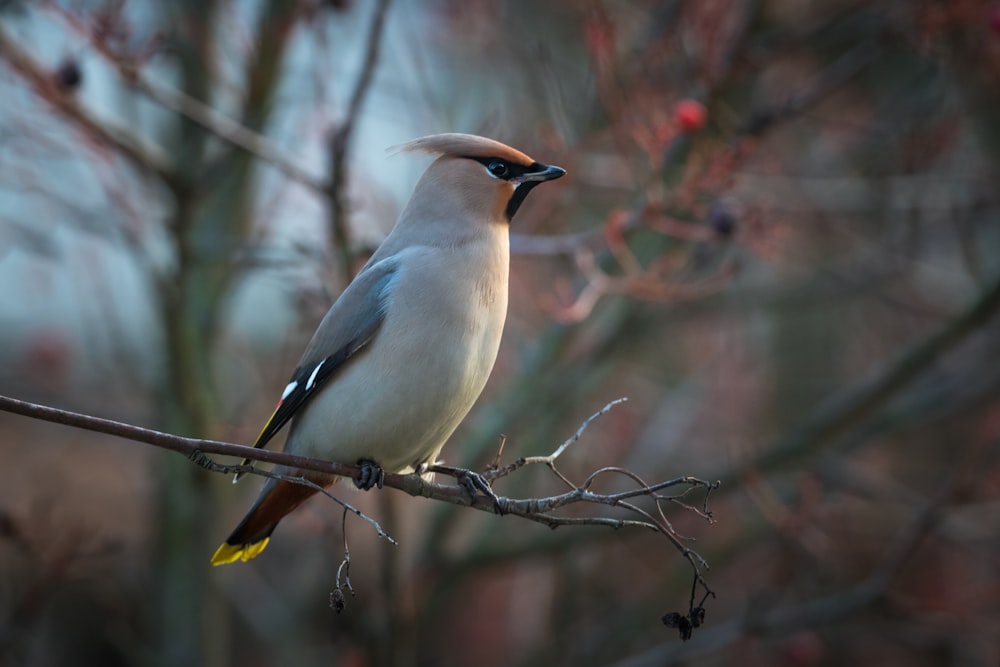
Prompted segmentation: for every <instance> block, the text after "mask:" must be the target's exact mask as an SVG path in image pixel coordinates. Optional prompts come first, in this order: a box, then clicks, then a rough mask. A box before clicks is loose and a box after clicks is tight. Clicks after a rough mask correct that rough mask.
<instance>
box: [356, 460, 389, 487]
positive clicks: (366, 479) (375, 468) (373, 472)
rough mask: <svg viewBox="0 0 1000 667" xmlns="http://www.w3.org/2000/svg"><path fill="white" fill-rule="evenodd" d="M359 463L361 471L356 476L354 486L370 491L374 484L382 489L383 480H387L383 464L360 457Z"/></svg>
mask: <svg viewBox="0 0 1000 667" xmlns="http://www.w3.org/2000/svg"><path fill="white" fill-rule="evenodd" d="M358 465H359V466H361V472H360V473H359V474H358V476H357V477H355V478H354V486H356V487H358V488H359V489H362V490H364V491H368V490H369V489H371V488H372V487H373V486H377V487H378V488H380V489H381V488H382V484H383V482H385V471H384V470H382V466H380V465H379V464H377V463H375V461H373V460H372V459H360V460H359V461H358Z"/></svg>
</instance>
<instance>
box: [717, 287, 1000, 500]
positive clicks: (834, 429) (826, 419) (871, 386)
mask: <svg viewBox="0 0 1000 667" xmlns="http://www.w3.org/2000/svg"><path fill="white" fill-rule="evenodd" d="M997 310H1000V276H998V277H997V278H996V279H995V280H994V281H993V283H992V284H991V285H990V286H989V287H988V288H987V289H985V290H983V291H982V292H981V293H980V294H979V296H978V298H977V299H976V300H975V301H974V302H973V303H972V304H971V305H970V306H969V307H968V308H966V310H964V311H962V312H960V313H959V314H958V315H956V316H955V317H954V318H953V319H952V320H950V321H949V322H948V323H947V324H946V325H945V326H943V327H942V328H941V329H939V330H938V331H937V332H935V333H933V334H931V335H929V336H927V337H926V338H925V339H924V340H922V341H920V342H919V343H917V344H916V345H913V346H912V347H910V348H909V349H908V350H906V351H905V352H904V353H903V354H901V355H900V356H899V357H898V358H897V359H896V360H895V361H894V362H891V363H889V364H887V365H886V366H885V368H884V369H882V370H881V372H880V373H878V374H877V375H873V376H872V377H870V378H869V379H868V380H867V381H865V382H862V383H861V384H859V385H858V386H857V387H854V388H853V389H851V390H850V391H847V392H845V393H844V394H842V395H840V396H838V397H836V399H835V400H831V401H830V402H828V403H826V404H824V405H822V406H820V407H819V408H818V409H817V410H815V411H814V412H812V413H811V414H810V415H809V416H808V417H807V418H806V420H805V422H804V423H803V424H802V425H801V426H800V427H799V428H798V429H796V430H795V431H793V432H792V433H790V434H789V435H788V436H786V437H785V438H783V439H781V440H779V441H778V442H776V443H774V445H772V446H770V447H768V448H767V449H766V450H765V452H766V453H764V454H763V455H762V456H760V457H759V458H758V459H756V460H755V461H754V462H753V465H754V467H755V468H756V469H768V468H772V467H774V466H777V465H780V464H782V463H786V462H787V461H789V460H791V459H794V458H795V457H797V456H801V455H802V454H803V453H804V452H805V451H807V450H810V449H812V448H815V447H817V446H818V445H820V444H822V443H826V442H829V441H830V440H832V439H834V438H836V437H838V436H840V435H843V434H844V433H846V432H847V431H848V430H849V429H851V428H852V427H855V426H857V425H858V424H860V423H861V422H862V421H864V420H865V419H866V418H868V417H870V416H871V415H872V414H874V412H875V411H876V410H878V409H879V408H880V407H881V406H883V405H884V404H885V403H886V401H888V400H889V399H890V398H891V397H892V396H894V395H895V394H896V392H898V391H899V390H901V389H902V388H904V387H906V386H907V385H908V384H909V383H910V382H911V381H912V380H914V379H915V378H916V377H917V376H919V375H920V374H921V373H923V372H924V371H926V370H927V369H928V368H930V367H931V366H932V365H933V364H934V363H935V362H937V361H938V360H939V359H940V358H941V357H942V356H943V355H944V354H946V353H947V352H949V351H951V350H952V349H954V348H955V347H957V346H958V345H959V344H960V343H962V342H963V341H965V340H966V339H967V338H968V337H969V336H970V335H972V334H973V333H974V332H975V331H977V330H978V329H979V327H981V326H982V325H984V324H985V323H986V322H988V321H989V320H990V319H992V318H993V317H994V316H995V315H996V312H997ZM737 474H739V473H738V471H732V472H731V473H730V474H726V475H721V477H722V479H723V481H727V480H729V479H735V477H736V475H737Z"/></svg>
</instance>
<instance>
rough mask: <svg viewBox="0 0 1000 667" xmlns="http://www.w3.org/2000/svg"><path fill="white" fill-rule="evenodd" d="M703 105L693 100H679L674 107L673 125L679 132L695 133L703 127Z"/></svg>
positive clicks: (705, 113)
mask: <svg viewBox="0 0 1000 667" xmlns="http://www.w3.org/2000/svg"><path fill="white" fill-rule="evenodd" d="M706 115H707V112H706V111H705V105H703V104H702V103H701V102H697V101H695V100H681V101H680V102H678V103H677V106H675V107H674V125H676V126H677V127H678V128H679V129H680V131H681V132H697V131H698V130H700V129H701V128H703V127H704V126H705V117H706Z"/></svg>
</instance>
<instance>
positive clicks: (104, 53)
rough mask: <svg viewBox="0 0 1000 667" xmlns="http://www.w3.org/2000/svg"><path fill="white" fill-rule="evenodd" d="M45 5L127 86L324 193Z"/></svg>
mask: <svg viewBox="0 0 1000 667" xmlns="http://www.w3.org/2000/svg"><path fill="white" fill-rule="evenodd" d="M45 6H46V8H47V9H48V10H50V11H51V12H52V13H53V14H55V15H56V16H58V17H59V18H61V19H62V20H63V21H64V22H65V24H66V25H67V26H68V27H69V28H70V29H71V30H73V32H75V33H76V34H77V35H79V36H81V37H83V38H84V39H86V40H88V42H89V43H90V45H91V46H93V47H94V50H95V51H96V52H97V53H98V54H99V55H100V56H101V57H102V58H103V59H104V61H105V62H107V63H108V64H109V65H111V66H112V67H114V68H115V69H116V70H117V71H118V75H119V76H120V77H121V79H122V82H123V83H125V84H126V85H127V86H129V87H130V88H132V89H134V90H137V91H139V92H140V93H142V94H143V95H145V96H146V97H148V98H149V99H150V100H152V101H154V102H156V103H157V104H159V105H161V106H163V107H165V108H167V109H170V110H171V111H173V112H174V113H177V114H180V115H182V116H184V117H185V118H187V119H188V120H191V121H192V122H194V123H196V124H198V125H200V126H201V127H202V128H203V129H205V130H207V131H208V132H211V133H212V134H214V135H215V136H216V137H218V138H220V139H222V140H224V141H226V142H228V143H230V144H232V145H233V146H236V147H237V148H240V149H242V150H244V151H246V152H247V153H250V154H251V155H253V156H255V157H257V158H259V159H260V160H262V161H264V162H266V163H268V164H270V165H271V166H272V167H274V168H275V169H277V170H278V171H279V172H281V173H282V174H284V175H285V176H287V177H288V178H289V179H291V180H293V181H295V182H296V183H299V184H301V185H304V186H306V187H307V188H309V189H310V190H312V191H313V192H315V193H316V194H319V195H325V194H326V184H325V183H324V182H323V181H322V179H319V178H316V177H315V176H313V175H311V174H309V173H308V172H306V171H305V170H304V169H302V168H300V167H299V166H298V165H297V164H296V163H295V162H294V161H293V160H291V159H289V158H286V157H285V156H284V153H282V152H281V151H280V150H279V149H278V148H277V147H276V146H275V145H274V144H273V143H272V142H271V141H270V140H269V139H268V138H267V137H265V136H263V135H261V134H259V133H257V132H254V131H253V130H251V129H250V128H248V127H246V126H245V125H242V124H241V123H239V122H237V121H235V120H233V119H232V118H230V117H229V116H227V115H225V114H224V113H222V112H220V111H217V110H216V109H213V108H212V107H210V106H209V105H207V104H205V103H203V102H201V101H199V100H197V99H195V98H193V97H191V96H190V95H187V94H186V93H184V92H183V91H180V90H176V89H174V88H171V87H170V86H167V85H165V84H162V83H158V82H155V81H153V80H152V79H150V78H149V77H147V76H145V75H144V74H143V73H142V72H141V71H140V70H139V68H138V67H137V66H136V65H135V64H134V63H132V62H130V61H128V60H126V59H123V58H122V56H121V54H119V53H115V52H114V51H112V50H111V49H109V48H108V45H107V44H105V43H104V41H103V40H101V39H99V38H98V37H97V36H96V35H95V34H94V32H93V30H92V28H91V26H90V25H88V24H87V23H86V22H85V21H84V20H83V19H81V18H80V17H79V16H76V15H75V14H73V13H72V12H70V11H68V10H66V9H64V8H62V7H60V6H59V5H57V4H55V3H51V2H47V3H45Z"/></svg>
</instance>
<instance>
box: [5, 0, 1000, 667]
mask: <svg viewBox="0 0 1000 667" xmlns="http://www.w3.org/2000/svg"><path fill="white" fill-rule="evenodd" d="M998 109H1000V3H998V2H995V1H994V0H950V1H949V0H938V1H935V0H885V1H882V0H876V1H852V0H810V1H805V2H803V1H798V0H737V1H735V2H730V1H723V0H699V1H697V2H696V1H694V0H691V1H686V2H685V1H680V0H676V1H664V0H658V1H653V0H648V1H635V2H611V1H603V2H601V1H598V0H584V1H580V0H553V1H551V2H545V3H539V2H530V1H528V0H512V1H509V2H503V3H500V2H489V1H487V0H326V1H321V0H302V1H298V2H291V1H285V0H259V1H256V2H251V1H246V2H244V1H241V0H228V1H227V0H208V1H207V2H206V1H198V2H195V1H194V0H185V1H178V2H170V3H160V2H152V1H150V0H93V1H91V0H71V1H69V2H48V1H42V0H34V1H31V2H28V1H26V0H21V1H19V0H4V1H2V2H0V285H2V286H3V289H2V290H0V393H2V394H4V395H8V396H13V397H17V398H21V399H25V400H31V401H37V402H42V403H46V404H51V405H56V406H59V407H64V408H68V409H73V410H78V411H83V412H87V413H89V414H94V415H99V416H103V417H109V418H113V419H118V420H124V421H128V422H131V423H136V424H140V425H145V426H149V427H153V428H157V429H161V430H165V431H169V432H171V433H176V434H180V435H190V436H202V437H211V438H216V439H222V440H227V441H232V442H239V443H246V444H249V443H251V442H252V441H253V439H254V437H255V436H256V433H257V431H258V430H259V429H260V427H261V426H262V424H263V422H264V421H265V420H266V418H267V415H268V414H269V413H270V410H271V408H272V407H273V404H274V402H275V400H276V399H277V394H278V392H279V391H280V388H281V387H283V386H284V384H285V382H286V380H287V377H288V375H289V374H290V372H291V370H292V369H293V367H294V365H295V363H296V361H297V359H298V356H299V354H300V352H301V349H302V347H303V346H304V344H305V342H306V341H307V339H308V336H309V335H310V333H311V332H312V330H313V328H314V326H315V325H316V323H317V322H318V320H319V319H320V318H321V317H322V315H323V313H324V312H325V310H326V308H327V307H328V306H329V304H330V303H331V302H332V300H333V299H334V298H335V297H336V295H337V294H338V293H339V291H340V290H341V289H342V288H343V286H344V285H345V284H346V282H347V281H348V280H349V279H350V276H351V275H353V272H354V271H356V270H357V269H358V268H359V267H360V266H361V264H362V263H363V262H364V261H365V259H366V257H367V256H368V254H369V253H370V252H371V251H372V249H373V248H374V247H375V246H376V245H377V244H378V242H379V240H380V239H381V238H382V237H383V236H384V235H385V234H386V232H387V231H388V229H389V228H390V227H391V225H392V222H393V221H394V219H395V216H396V215H397V214H398V212H399V210H400V207H401V205H402V203H403V202H405V200H406V198H407V196H408V194H409V191H410V189H411V188H412V186H413V184H414V183H415V181H416V178H417V176H418V175H419V173H420V172H421V171H422V169H423V168H424V167H425V166H426V164H427V159H426V158H423V157H420V156H413V155H405V154H403V155H391V154H390V153H386V152H385V149H386V148H387V147H389V146H391V145H393V144H397V143H400V142H403V141H406V140H409V139H412V138H415V137H418V136H421V135H425V134H431V133H435V132H444V131H463V132H474V133H479V134H485V135H488V136H491V137H495V138H497V139H499V140H501V141H504V142H507V143H510V144H512V145H514V146H516V147H518V148H521V149H523V150H524V151H525V152H527V153H529V154H531V155H532V156H533V157H535V158H537V159H538V160H540V161H543V162H548V163H552V164H558V165H561V166H563V167H565V168H566V169H567V171H568V172H569V175H568V177H567V178H565V179H563V180H560V181H558V182H557V183H554V184H552V185H549V186H546V187H544V188H539V189H537V190H535V191H534V193H533V194H532V196H531V197H530V198H529V200H528V202H527V204H526V205H525V206H524V207H523V208H522V209H521V212H520V213H519V214H518V217H517V219H516V220H515V223H514V225H513V227H512V234H513V238H512V244H513V249H514V256H513V258H512V264H513V267H512V269H513V271H512V285H511V291H512V293H511V306H510V315H509V319H508V322H507V327H506V331H505V335H504V342H503V345H502V348H501V351H500V358H499V360H498V362H497V367H496V370H495V372H494V374H493V377H492V379H491V381H490V384H489V386H488V388H487V390H486V392H485V393H484V395H483V397H482V398H481V399H480V401H479V402H478V404H477V406H476V407H475V409H474V410H473V412H472V413H471V414H470V416H469V418H468V419H467V420H466V422H465V423H464V425H463V426H462V428H461V429H460V431H459V432H458V433H456V435H455V436H454V437H453V438H452V441H451V443H450V444H449V445H448V446H446V447H445V450H444V456H445V459H446V460H447V461H448V462H449V463H452V464H456V465H465V466H470V467H474V468H478V469H482V467H483V466H485V465H487V464H488V463H489V462H490V461H491V460H492V459H493V457H494V455H495V452H496V449H497V443H498V440H499V438H500V436H501V434H504V435H506V437H507V444H506V449H505V452H504V456H505V460H508V461H509V460H513V459H514V458H516V457H518V456H528V455H541V454H547V453H549V452H551V451H552V450H553V449H555V447H557V446H558V444H559V443H561V442H562V441H563V440H564V439H565V438H567V437H569V436H570V435H571V434H572V433H574V432H575V431H576V429H577V428H578V427H579V425H580V423H581V422H582V420H583V419H585V418H586V417H587V416H588V415H590V414H592V413H594V412H595V411H597V410H599V409H600V408H601V407H602V406H604V405H605V404H606V403H608V402H609V401H611V400H613V399H616V398H618V397H620V396H627V397H628V398H629V399H630V400H629V401H628V402H627V403H625V404H623V405H620V406H618V407H616V408H615V409H613V410H612V411H610V413H608V414H607V415H604V416H603V417H601V418H600V419H598V420H596V421H595V422H594V423H593V424H591V426H590V427H589V428H588V429H587V431H586V432H585V433H584V435H583V437H582V438H581V439H580V441H579V442H577V443H576V444H575V445H574V446H573V447H572V448H571V449H570V450H569V451H568V452H567V453H566V454H565V455H564V456H563V457H562V459H561V461H562V463H561V466H560V470H561V471H562V472H563V473H564V474H566V475H567V476H568V477H569V478H570V479H572V480H574V481H577V482H579V481H582V479H583V478H585V477H586V476H587V474H589V472H590V471H593V470H595V469H596V468H598V467H600V466H606V465H619V466H623V467H626V468H628V469H630V470H632V471H634V472H636V473H637V474H639V475H640V476H641V477H642V478H644V479H646V480H648V481H654V480H660V479H670V478H674V477H680V476H683V475H694V476H698V477H701V478H704V479H709V480H721V482H722V487H721V489H720V490H719V491H718V492H717V493H714V494H713V495H712V497H711V498H710V501H709V506H708V509H709V510H710V511H711V512H712V518H713V520H712V521H707V520H706V517H704V516H700V515H699V514H698V513H697V512H695V511H692V510H691V509H686V508H684V507H681V506H675V507H673V509H672V510H671V511H670V513H669V515H668V517H669V518H670V520H671V522H672V523H673V526H674V528H675V529H676V530H677V531H678V533H679V534H681V535H684V536H686V537H689V538H691V539H692V541H690V542H686V543H685V544H687V545H688V546H691V547H692V548H695V549H697V551H698V552H699V553H700V554H701V555H702V556H703V557H704V558H705V559H706V560H707V561H708V563H709V564H710V566H711V569H710V570H708V571H706V572H705V576H706V577H707V582H708V585H709V586H710V587H711V589H712V590H713V591H714V592H715V593H716V597H715V598H714V599H711V598H710V599H708V600H707V601H706V603H705V609H706V617H705V622H704V624H703V625H702V627H700V628H697V629H696V630H695V632H694V636H693V638H692V639H691V640H690V641H688V642H681V640H680V638H679V635H678V632H677V630H676V629H671V628H668V627H665V626H664V624H663V623H662V622H661V616H662V615H663V614H664V613H665V612H668V611H681V612H684V611H686V609H687V606H688V600H689V595H690V590H691V577H692V573H691V568H690V565H689V564H688V563H687V562H686V561H684V560H683V558H682V557H681V555H680V554H679V553H678V552H677V551H676V550H675V549H673V548H672V547H671V546H670V544H669V543H668V542H667V541H665V540H664V539H663V538H662V537H660V536H657V535H655V534H652V533H650V532H648V531H645V532H642V531H638V530H619V531H612V530H608V529H603V528H600V527H579V528H561V529H559V530H556V531H551V530H549V529H547V528H545V527H543V526H540V525H537V524H533V523H529V522H526V521H523V520H519V519H516V518H515V517H502V518H501V517H495V516H490V515H486V514H482V513H479V512H473V511H470V510H466V509H462V508H459V507H454V506H446V505H444V504H441V503H435V502H430V501H427V500H424V499H419V498H410V497H407V496H404V495H403V494H400V493H397V492H394V491H388V490H387V491H384V492H382V493H370V494H359V493H356V492H354V491H353V490H350V489H348V488H347V487H344V488H341V489H338V491H339V492H340V493H341V494H342V495H344V497H345V499H346V500H348V501H350V502H354V503H357V504H359V505H360V506H361V507H362V508H363V509H364V510H365V511H367V512H369V513H370V514H371V515H373V516H374V517H376V518H377V519H378V520H379V521H381V522H382V524H383V525H384V526H385V527H386V528H387V530H388V531H389V532H390V533H391V534H392V535H394V536H395V537H396V538H397V539H398V540H399V541H400V546H399V547H391V546H389V545H388V544H387V543H386V542H384V541H380V540H378V539H377V538H376V537H375V535H374V534H373V532H372V530H371V529H370V527H369V526H368V525H367V524H365V523H363V522H361V521H357V520H352V521H348V522H347V524H346V525H347V533H348V536H347V537H348V541H349V545H350V548H351V555H352V564H353V566H352V568H351V571H350V574H351V581H352V584H353V586H354V589H355V591H356V593H357V595H356V596H355V597H350V596H348V598H347V608H346V610H345V611H344V612H343V613H341V614H339V615H338V614H336V613H335V612H334V611H332V610H331V609H330V608H329V594H330V591H331V590H332V589H333V587H334V585H335V580H336V571H337V567H338V565H339V564H340V561H341V558H342V549H343V536H342V534H341V514H340V511H339V510H338V508H337V507H336V506H335V505H334V504H333V503H331V502H330V501H329V500H325V501H324V500H323V499H317V500H315V501H313V502H311V503H310V504H309V505H308V506H306V507H304V508H302V509H301V510H299V511H298V512H297V513H295V514H294V515H293V516H291V517H289V518H288V519H286V520H285V521H284V522H283V523H282V525H281V527H280V528H279V529H278V531H277V532H276V533H275V536H274V538H273V539H272V542H271V545H270V547H269V548H268V550H267V551H266V552H265V553H263V554H262V555H261V556H260V557H259V558H257V559H256V560H254V561H252V562H250V563H246V564H243V563H240V564H236V565H232V566H228V567H224V568H211V567H210V566H209V558H210V556H211V554H212V553H213V551H214V549H215V547H216V546H217V545H218V544H219V543H220V542H221V540H222V539H224V537H225V536H226V535H227V534H228V532H229V530H230V529H231V528H232V526H233V525H234V524H235V523H236V522H237V521H238V520H239V518H240V517H241V516H242V514H243V513H244V511H245V510H246V508H247V506H248V505H249V503H250V502H251V500H252V498H253V497H254V496H255V495H256V493H257V489H258V488H259V484H260V480H259V479H258V478H250V479H247V480H245V481H243V482H242V483H241V484H240V485H239V486H235V487H234V486H233V485H231V484H230V479H229V478H228V477H226V476H222V475H215V474H212V473H210V472H207V471H205V470H202V469H200V468H198V467H196V466H194V465H192V464H191V463H190V462H189V461H187V460H185V459H184V458H183V457H182V456H179V455H177V454H173V453H169V452H164V451H160V450H156V449H153V448H151V447H148V446H145V445H140V444H137V443H132V442H128V441H124V440H119V439H115V438H113V437H111V436H104V435H100V434H95V433H88V432H84V431H77V430H72V429H68V428H66V427H62V426H58V425H55V424H50V423H45V422H41V421H34V420H29V419H26V418H24V417H20V416H15V415H12V414H7V413H0V453H2V456H3V460H4V461H5V464H4V465H3V466H2V468H0V660H2V664H5V665H7V664H10V665H56V664H76V665H83V664H95V665H97V664H100V665H133V664H135V665H139V664H150V665H211V666H215V665H229V664H241V665H247V666H254V665H292V664H296V665H320V664H322V665H345V666H351V667H355V666H357V667H360V666H365V665H400V666H424V665H440V666H442V667H449V666H458V665H477V666H480V667H489V666H494V665H496V666H504V665H518V666H526V667H530V666H536V665H615V666H619V667H625V666H628V667H642V666H650V667H652V666H660V665H675V664H699V665H702V666H705V665H728V664H732V663H733V662H734V661H736V660H739V662H740V664H742V665H779V666H802V667H806V666H812V665H841V664H858V665H861V664H865V665H867V664H879V665H907V666H920V665H961V666H976V665H984V666H994V667H995V666H996V665H997V664H1000V447H998V442H1000V336H998V333H1000V325H998V322H997V320H998V318H997V317H996V314H997V310H998V309H1000V282H998V281H1000V224H998V214H1000V187H998V183H1000V179H998V176H1000V169H998V168H1000V114H998V111H997V110H998ZM536 468H537V469H534V468H528V469H524V470H521V471H519V472H517V473H516V474H514V475H512V476H510V477H508V478H505V479H504V480H502V481H499V482H498V483H497V486H496V490H497V492H498V493H501V494H503V495H508V496H512V497H531V496H545V495H550V494H554V493H557V492H560V491H561V490H562V488H563V487H562V485H561V483H560V482H559V480H558V479H557V478H556V477H555V476H554V475H552V474H551V472H550V471H548V470H547V469H545V468H544V467H542V466H537V467H536ZM623 487H624V483H623V482H621V481H618V482H616V483H615V484H614V485H612V484H611V483H610V480H609V483H608V484H607V485H606V486H605V487H603V489H604V490H609V489H613V488H623ZM687 501H688V502H689V503H690V504H691V505H693V506H695V507H700V503H701V501H702V496H699V495H697V494H695V495H692V496H689V497H688V498H687Z"/></svg>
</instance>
